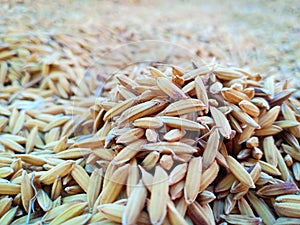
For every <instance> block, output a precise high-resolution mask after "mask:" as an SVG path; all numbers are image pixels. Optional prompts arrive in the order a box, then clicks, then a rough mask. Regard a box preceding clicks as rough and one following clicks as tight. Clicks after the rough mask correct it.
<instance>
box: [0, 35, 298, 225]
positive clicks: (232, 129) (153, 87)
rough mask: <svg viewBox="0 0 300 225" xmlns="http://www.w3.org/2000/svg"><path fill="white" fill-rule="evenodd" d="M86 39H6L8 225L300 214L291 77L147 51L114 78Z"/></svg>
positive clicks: (240, 219) (0, 150)
mask: <svg viewBox="0 0 300 225" xmlns="http://www.w3.org/2000/svg"><path fill="white" fill-rule="evenodd" d="M87 42H88V40H84V39H74V38H72V37H70V36H67V35H53V36H50V37H49V36H34V35H33V36H31V37H30V38H29V37H27V36H26V37H22V36H16V35H11V36H7V37H5V38H4V39H3V42H0V62H1V67H0V90H1V93H0V101H1V105H0V132H1V133H0V218H1V219H0V224H26V223H27V224H41V223H42V224H51V225H52V224H64V225H66V224H74V223H77V224H172V225H177V224H182V225H184V224H262V223H263V224H267V225H269V224H270V225H271V224H277V225H279V224H299V223H300V219H299V218H300V198H299V180H300V146H299V138H300V123H299V121H300V111H299V110H300V102H299V100H297V99H296V98H294V97H293V93H294V92H295V89H292V88H291V84H290V83H289V82H288V81H277V80H276V79H275V78H274V77H268V78H263V77H262V76H261V75H260V74H255V73H250V72H248V71H245V70H243V69H241V68H234V67H223V66H220V65H217V64H215V63H213V64H207V65H205V64H198V63H194V64H193V68H181V67H179V66H177V65H170V64H166V65H162V64H157V65H156V64H155V63H152V65H145V63H141V64H136V65H133V66H132V68H131V69H128V70H126V71H118V72H117V73H116V74H114V75H113V76H111V78H110V79H109V80H107V81H106V82H105V83H103V80H101V79H99V77H97V76H93V75H91V74H89V73H87V72H86V69H88V68H89V67H90V63H91V61H92V56H91V54H89V51H91V49H90V47H89V45H88V44H87ZM83 49H85V50H83ZM99 85H103V87H102V89H103V94H102V95H101V96H100V97H99V96H96V95H95V92H94V90H96V89H97V87H98V86H99Z"/></svg>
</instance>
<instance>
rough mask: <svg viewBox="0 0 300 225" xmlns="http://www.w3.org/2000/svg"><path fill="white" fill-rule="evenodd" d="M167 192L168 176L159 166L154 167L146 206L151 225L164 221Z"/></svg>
mask: <svg viewBox="0 0 300 225" xmlns="http://www.w3.org/2000/svg"><path fill="white" fill-rule="evenodd" d="M168 192H169V185H168V174H167V173H166V172H165V171H164V170H163V169H162V168H161V167H160V166H156V167H155V173H154V177H153V184H152V188H151V196H150V201H149V204H148V211H149V216H150V220H151V223H152V224H161V223H162V222H163V220H164V219H165V217H166V214H167V200H168V196H169V194H168Z"/></svg>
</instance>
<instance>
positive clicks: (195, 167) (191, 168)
mask: <svg viewBox="0 0 300 225" xmlns="http://www.w3.org/2000/svg"><path fill="white" fill-rule="evenodd" d="M201 173H202V157H201V156H200V157H194V158H192V159H191V160H190V161H189V164H188V169H187V173H186V178H185V187H184V197H185V200H186V202H187V203H188V204H191V203H192V202H194V201H195V199H196V197H197V195H198V191H199V189H200V185H201Z"/></svg>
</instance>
